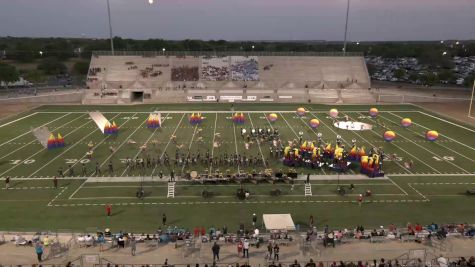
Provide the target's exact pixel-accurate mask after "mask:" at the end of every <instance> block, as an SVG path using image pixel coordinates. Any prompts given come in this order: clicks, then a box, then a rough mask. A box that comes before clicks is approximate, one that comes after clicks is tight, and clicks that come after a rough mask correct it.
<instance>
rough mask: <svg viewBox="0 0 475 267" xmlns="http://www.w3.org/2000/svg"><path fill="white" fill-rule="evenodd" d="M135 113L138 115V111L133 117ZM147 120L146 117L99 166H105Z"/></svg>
mask: <svg viewBox="0 0 475 267" xmlns="http://www.w3.org/2000/svg"><path fill="white" fill-rule="evenodd" d="M135 115H137V113H135V114H134V115H132V117H133V116H135ZM147 120H148V118H145V120H144V121H143V122H142V123H140V124H139V125H138V126H137V127H136V128H135V130H134V131H133V132H132V133H131V134H129V136H127V137H126V138H125V139H124V141H123V142H122V143H121V144H120V145H119V146H118V147H117V148H116V149H115V151H114V152H112V153H110V154H109V156H107V158H106V159H105V160H104V161H103V162H102V163H101V165H99V167H102V166H104V164H106V163H107V161H108V160H109V159H110V158H112V157H113V156H114V155H115V153H117V151H119V150H120V148H121V147H122V146H123V145H124V144H126V143H127V141H129V139H130V137H132V135H134V134H135V133H136V132H137V131H138V130H140V128H142V125H143V124H144V123H146V122H147Z"/></svg>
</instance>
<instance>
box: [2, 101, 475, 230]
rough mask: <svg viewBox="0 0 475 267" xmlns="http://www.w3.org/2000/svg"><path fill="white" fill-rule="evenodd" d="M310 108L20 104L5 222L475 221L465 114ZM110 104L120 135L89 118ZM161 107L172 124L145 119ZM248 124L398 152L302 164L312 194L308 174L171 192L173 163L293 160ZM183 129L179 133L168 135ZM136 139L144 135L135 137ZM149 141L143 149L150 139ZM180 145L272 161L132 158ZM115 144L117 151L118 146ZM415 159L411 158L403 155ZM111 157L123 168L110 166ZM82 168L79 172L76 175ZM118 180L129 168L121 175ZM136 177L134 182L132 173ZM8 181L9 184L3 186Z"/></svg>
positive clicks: (7, 155)
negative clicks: (379, 165) (52, 140)
mask: <svg viewBox="0 0 475 267" xmlns="http://www.w3.org/2000/svg"><path fill="white" fill-rule="evenodd" d="M303 106H304V107H305V108H306V109H307V110H308V111H309V112H308V113H307V115H306V116H304V117H299V116H297V115H296V114H295V110H296V109H297V107H299V105H293V104H292V105H290V104H283V105H282V104H279V105H275V104H260V105H252V104H239V105H238V104H236V105H234V107H233V108H234V110H236V111H242V112H243V113H244V115H245V116H246V122H245V124H244V125H243V126H241V125H234V124H233V123H232V121H231V120H230V117H231V115H232V112H231V106H230V105H229V104H207V105H206V104H188V105H140V106H44V107H40V108H38V109H35V110H33V111H31V112H29V113H25V114H19V115H18V116H16V117H14V118H9V119H8V120H4V121H1V122H0V177H2V180H3V179H4V178H5V177H7V176H10V177H12V178H13V179H12V182H11V186H12V188H11V189H9V190H5V189H2V190H1V191H0V217H1V218H2V220H0V229H22V230H55V229H75V230H81V229H85V228H87V227H99V228H103V227H111V228H116V229H117V228H120V229H129V230H130V229H132V230H135V231H142V230H153V229H156V228H157V227H158V226H159V224H160V222H161V214H162V213H163V212H165V213H166V214H167V216H168V218H169V223H170V224H176V225H180V226H185V227H193V226H201V225H202V226H207V227H208V226H212V225H213V226H222V225H224V224H226V225H228V228H231V229H235V228H236V227H237V226H238V224H239V222H243V223H245V224H247V223H249V222H250V221H251V214H252V213H253V212H256V213H258V214H262V213H288V212H290V213H292V216H293V217H294V220H295V221H296V223H299V224H301V225H306V223H307V220H308V217H309V215H310V214H313V215H314V217H316V219H317V224H318V225H319V226H321V225H324V224H327V223H328V224H330V225H333V226H338V227H351V226H354V225H356V224H364V225H380V224H388V223H398V224H405V223H407V222H409V221H410V222H420V223H430V222H432V221H437V222H461V221H466V222H474V221H475V214H474V213H473V208H471V207H473V205H474V204H475V197H469V196H466V195H465V194H464V192H465V191H466V190H467V189H470V188H475V180H474V178H475V138H474V137H475V129H474V128H473V127H470V126H467V125H464V124H462V123H460V122H456V121H453V120H450V119H448V118H445V117H440V116H439V115H436V114H434V113H431V112H430V111H427V110H423V109H420V108H418V107H416V106H412V105H385V106H378V109H379V110H380V114H379V116H378V117H377V118H376V119H374V118H371V117H369V116H368V110H369V108H370V107H369V106H363V105H345V106H325V105H303ZM332 107H336V108H338V109H339V111H340V117H342V116H345V115H346V116H348V117H349V118H350V119H352V120H355V121H360V122H364V123H369V124H372V125H373V126H374V128H373V130H369V131H349V130H342V129H338V128H336V127H333V126H332V120H331V119H330V118H329V117H328V115H327V113H328V110H329V109H330V108H332ZM93 110H100V111H102V112H103V113H104V115H105V116H106V117H107V118H108V119H109V120H111V121H112V120H113V121H115V122H116V123H117V124H118V126H119V128H120V129H119V134H118V136H105V135H103V134H102V133H101V131H100V130H99V129H98V128H97V126H96V125H95V123H94V122H93V121H92V120H91V119H89V116H88V114H87V112H88V111H93ZM155 110H158V111H160V112H161V115H162V120H163V121H162V127H161V128H159V129H157V130H151V129H148V128H147V127H146V124H145V122H146V119H147V117H148V115H149V113H150V112H152V111H155ZM192 111H201V112H202V115H203V116H204V117H205V120H204V122H203V123H202V124H201V125H200V126H192V125H190V124H189V122H188V115H190V113H191V112H192ZM269 112H275V113H277V115H278V117H279V118H278V120H277V121H276V122H274V123H271V122H269V121H268V119H267V115H268V114H269ZM405 117H409V118H411V119H412V120H413V122H414V125H413V126H412V127H410V128H407V129H404V128H402V127H400V126H399V122H400V121H401V119H402V118H405ZM312 118H318V119H319V120H320V122H321V124H320V126H319V127H318V129H316V130H313V129H311V128H310V127H309V126H308V121H309V120H310V119H312ZM39 126H46V127H48V129H49V130H51V131H53V132H55V133H57V132H59V133H61V135H62V136H63V137H64V138H65V142H66V146H65V147H64V148H59V149H55V150H52V151H48V150H46V149H44V148H43V147H42V145H41V144H39V142H38V141H36V139H35V137H34V136H33V135H32V133H31V132H30V130H31V128H32V127H33V128H34V127H39ZM241 127H244V128H246V129H248V130H249V128H270V129H278V131H279V133H280V138H281V139H282V140H285V141H286V140H292V139H296V138H298V136H299V132H302V133H303V139H305V140H316V139H317V133H322V134H323V138H322V139H323V140H324V141H325V142H332V143H335V139H336V135H341V136H342V139H343V143H344V144H346V146H347V147H349V146H350V145H351V140H352V139H356V140H357V144H358V146H364V147H366V148H371V147H382V148H383V149H384V151H385V153H387V154H396V155H397V157H396V160H395V161H391V160H386V161H385V162H384V166H383V169H384V171H385V173H386V174H387V179H367V180H348V179H345V177H348V176H343V177H342V179H341V180H340V181H336V180H321V179H320V178H322V177H323V179H324V177H325V176H326V175H331V176H328V177H334V176H335V174H336V173H335V172H333V171H331V170H329V169H326V168H323V169H316V170H309V169H304V168H300V169H297V171H298V172H299V173H301V174H306V173H308V172H312V173H314V174H316V175H319V176H318V177H320V178H319V180H315V181H312V194H313V195H312V196H307V197H305V196H304V185H303V183H302V182H301V181H300V182H298V183H297V184H296V185H295V186H294V188H293V189H291V185H289V184H285V183H282V184H270V183H267V182H266V183H261V184H257V185H255V184H245V185H243V186H244V187H245V188H246V189H248V190H249V191H250V192H251V198H250V199H249V200H246V201H240V200H238V199H237V198H236V197H235V196H234V195H235V192H236V190H237V188H238V187H239V185H237V184H233V183H231V184H227V185H200V184H191V183H187V182H178V183H177V185H176V192H175V198H167V183H166V182H165V181H160V180H159V179H158V178H156V177H157V175H158V173H159V172H160V171H162V172H163V173H164V174H165V175H168V174H169V173H170V170H171V168H173V169H174V170H175V173H176V174H177V175H179V174H180V173H181V172H186V171H191V170H196V171H198V172H200V173H202V172H205V171H206V170H208V171H216V170H217V169H219V171H221V172H224V171H225V170H226V169H229V170H230V172H237V171H239V172H249V171H251V170H253V169H256V170H257V171H260V170H263V169H264V168H272V169H279V168H283V169H284V170H285V169H286V168H285V167H284V166H283V165H282V163H281V162H280V160H279V159H277V158H273V157H271V155H270V152H269V144H268V143H266V142H263V143H261V142H257V140H255V142H254V144H253V145H251V146H250V148H249V149H246V148H245V146H244V143H245V140H244V139H243V138H242V137H241V135H240V131H241ZM388 129H390V130H393V131H395V132H396V134H397V137H396V139H395V140H394V141H393V142H391V143H388V142H385V141H384V140H383V138H382V134H383V132H384V131H386V130H388ZM429 129H430V130H437V131H438V132H439V134H440V136H439V139H438V140H437V141H435V142H430V141H427V140H425V138H424V133H425V132H426V131H427V130H429ZM216 133H219V134H220V135H221V139H222V145H221V147H218V148H216V147H214V146H213V143H214V142H216ZM172 135H175V136H176V144H174V143H173V142H172V141H171V139H170V137H171V136H172ZM129 140H133V141H135V143H134V144H131V143H129ZM89 142H92V143H93V144H94V154H93V157H92V159H89V158H87V157H86V152H87V151H88V143H89ZM143 145H146V146H147V149H146V151H145V152H143V151H142V150H141V148H140V147H141V146H143ZM177 145H178V147H181V148H180V149H179V151H180V153H185V154H188V153H189V154H190V155H194V154H197V153H198V152H199V153H201V154H202V155H203V154H204V153H205V152H206V151H209V153H210V154H211V155H213V156H216V157H220V156H221V155H223V154H224V153H228V154H233V153H237V154H246V155H249V156H253V157H254V156H256V157H257V156H259V157H263V158H264V159H266V160H267V162H268V165H267V164H266V166H253V167H242V166H239V167H238V166H216V165H212V164H201V163H200V164H197V165H194V166H191V167H182V166H174V165H173V164H172V166H171V167H164V166H152V167H147V168H145V171H141V170H138V169H133V170H132V169H130V168H129V169H128V168H126V165H125V164H124V163H123V160H124V159H126V158H127V157H129V158H135V157H139V158H140V157H142V158H145V157H146V155H147V154H148V155H150V157H152V158H157V157H160V156H163V155H164V154H165V153H166V154H168V155H169V156H170V158H171V159H174V155H175V153H176V151H177ZM111 147H112V148H113V149H114V152H111ZM410 160H412V161H413V162H414V165H413V167H412V168H410V169H409V168H406V167H405V166H404V162H406V161H410ZM110 161H112V164H113V166H114V171H113V173H112V174H110V173H109V172H108V165H109V162H110ZM83 163H84V164H85V166H86V168H87V175H86V176H87V177H90V176H98V175H96V174H95V173H94V171H95V165H96V163H98V164H99V166H101V170H102V173H101V175H99V176H112V177H119V176H120V177H128V178H127V179H128V180H127V181H124V182H114V180H113V179H114V178H111V179H112V181H109V182H93V181H92V180H89V181H88V180H86V179H87V177H83V175H82V164H83ZM60 168H62V169H63V171H64V173H65V175H66V176H67V177H66V178H62V180H61V181H60V184H59V187H60V188H58V189H54V188H52V186H53V183H52V180H51V177H52V176H54V175H57V174H58V170H59V169H60ZM70 168H72V169H74V176H73V177H71V175H70ZM358 172H359V168H358V166H356V165H355V166H353V167H352V168H351V170H350V171H349V172H348V173H347V175H350V176H351V175H353V174H357V173H358ZM142 176H146V177H155V182H150V181H149V182H144V184H143V185H144V189H145V192H146V195H145V198H144V199H143V200H139V199H137V198H136V197H135V193H136V191H137V188H138V187H139V185H140V181H141V179H142V178H141V177H142ZM116 179H119V178H116ZM132 181H135V182H132ZM338 183H340V184H343V185H346V186H348V185H349V184H350V183H353V184H355V186H356V188H355V189H354V190H353V191H352V192H348V194H347V195H345V196H340V195H338V194H337V192H336V188H337V184H338ZM3 187H4V185H3V184H2V188H3ZM274 189H280V190H281V191H282V195H281V196H279V197H273V196H271V195H270V191H271V190H274ZM367 189H370V190H372V192H374V195H373V196H372V197H370V198H366V199H365V201H366V202H365V203H364V205H362V207H359V206H358V204H357V203H356V196H357V195H358V194H359V193H363V192H364V191H366V190H367ZM203 190H208V191H213V193H214V194H215V196H213V197H212V198H206V199H204V198H202V197H201V192H202V191H203ZM107 203H111V204H112V205H113V213H114V216H112V217H111V218H106V217H105V216H104V214H105V212H104V207H103V205H104V204H107Z"/></svg>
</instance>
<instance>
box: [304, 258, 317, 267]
mask: <svg viewBox="0 0 475 267" xmlns="http://www.w3.org/2000/svg"><path fill="white" fill-rule="evenodd" d="M305 267H317V266H316V264H315V262H313V259H310V261H309V262H307V264H305Z"/></svg>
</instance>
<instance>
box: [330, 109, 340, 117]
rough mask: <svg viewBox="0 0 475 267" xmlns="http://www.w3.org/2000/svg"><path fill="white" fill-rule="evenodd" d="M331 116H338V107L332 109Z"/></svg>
mask: <svg viewBox="0 0 475 267" xmlns="http://www.w3.org/2000/svg"><path fill="white" fill-rule="evenodd" d="M330 117H332V118H336V117H338V109H336V108H332V109H330Z"/></svg>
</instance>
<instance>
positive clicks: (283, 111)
mask: <svg viewBox="0 0 475 267" xmlns="http://www.w3.org/2000/svg"><path fill="white" fill-rule="evenodd" d="M312 110H314V111H315V112H325V110H315V109H312ZM164 111H166V112H168V113H170V114H177V113H178V114H182V113H185V114H186V113H190V112H194V113H229V111H224V110H191V111H190V110H164ZM365 111H367V109H364V110H346V112H365ZM385 111H386V112H396V113H406V112H420V111H419V110H385ZM234 112H239V113H262V112H264V113H275V112H276V110H248V111H245V110H236V111H234ZM277 112H281V113H295V110H281V111H277ZM36 113H50V114H55V113H64V112H62V111H38V112H36ZM70 113H89V112H88V111H70ZM102 113H103V114H106V113H124V114H128V113H147V114H148V113H150V111H120V110H116V111H104V112H102Z"/></svg>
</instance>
